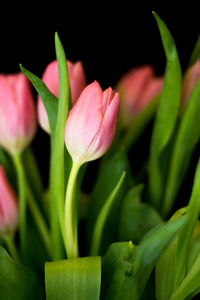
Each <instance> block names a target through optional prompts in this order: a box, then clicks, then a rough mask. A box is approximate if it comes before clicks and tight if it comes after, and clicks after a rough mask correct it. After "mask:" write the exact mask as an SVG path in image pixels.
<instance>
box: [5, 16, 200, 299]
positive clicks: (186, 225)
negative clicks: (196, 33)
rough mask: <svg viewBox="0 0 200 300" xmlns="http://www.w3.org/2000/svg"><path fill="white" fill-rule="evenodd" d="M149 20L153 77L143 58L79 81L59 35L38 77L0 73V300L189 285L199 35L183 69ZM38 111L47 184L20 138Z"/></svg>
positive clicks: (199, 102) (197, 229)
mask: <svg viewBox="0 0 200 300" xmlns="http://www.w3.org/2000/svg"><path fill="white" fill-rule="evenodd" d="M154 17H155V19H156V22H157V24H158V28H159V31H160V35H161V39H162V43H163V47H164V52H165V55H166V69H165V74H164V76H163V77H162V76H161V77H157V76H156V75H155V74H154V70H153V68H152V67H151V66H149V65H145V66H141V67H138V68H135V69H133V70H130V72H129V73H127V74H125V75H124V76H123V77H122V78H121V79H120V80H119V81H118V83H117V85H116V86H115V87H114V89H112V88H111V87H109V88H107V89H106V90H104V91H103V90H102V89H101V87H100V85H99V83H98V82H97V81H94V82H93V83H90V84H89V85H87V84H86V76H85V72H84V68H83V65H82V63H81V62H77V63H72V62H70V61H67V60H66V56H65V52H64V49H63V46H62V44H61V41H60V39H59V37H58V34H55V49H56V60H55V61H53V62H51V63H50V64H49V65H48V66H47V68H46V70H45V71H44V74H43V77H42V79H40V78H38V77H37V76H36V75H34V74H32V73H31V72H29V71H28V70H27V69H25V68H24V67H23V66H22V65H20V69H21V72H20V73H18V74H14V75H0V299H1V300H27V299H29V300H32V299H38V300H39V299H41V300H42V299H47V300H56V299H59V300H65V299H66V300H67V299H68V300H72V299H73V300H99V299H105V300H121V299H124V300H125V299H126V300H129V299H133V300H138V299H144V300H145V299H146V300H153V299H157V300H184V299H187V300H189V299H194V297H195V296H196V295H198V293H200V221H199V215H200V161H199V162H198V161H197V159H196V155H194V151H195V150H196V152H197V150H198V147H197V146H198V143H199V141H200V120H199V118H200V59H199V58H200V38H199V39H198V41H197V44H196V46H195V48H194V51H193V53H192V56H191V59H190V62H189V64H188V68H187V69H186V70H185V71H184V72H183V76H182V71H181V66H180V62H179V58H178V54H177V50H176V46H175V42H174V40H173V38H172V36H171V34H170V32H169V31H168V29H167V27H166V25H165V23H164V22H163V21H162V20H161V19H160V17H159V16H158V15H157V14H156V13H154ZM29 81H30V82H31V83H32V85H33V86H34V88H35V89H36V91H37V93H38V99H37V109H36V106H35V103H34V97H33V94H32V90H31V85H30V83H29ZM36 115H37V116H36ZM37 119H38V123H39V124H40V126H41V128H42V129H43V130H44V131H46V133H47V134H48V135H49V140H50V159H49V178H48V185H47V186H45V185H44V178H41V169H42V168H43V166H42V165H40V164H41V162H42V159H40V163H39V164H38V162H37V160H36V158H35V155H34V153H33V151H32V149H31V146H30V143H31V142H32V140H33V138H34V137H35V134H36V131H37ZM152 120H153V122H152ZM151 124H152V126H151ZM151 127H152V134H151V131H148V130H147V129H148V128H151ZM149 137H150V139H149ZM47 140H48V139H47ZM141 141H142V142H141ZM45 144H46V143H42V145H39V147H45V146H46V147H48V145H45ZM136 148H137V149H138V150H137V154H135V153H134V151H135V149H136ZM46 152H47V150H45V153H46ZM196 152H195V153H196ZM142 153H145V155H142ZM133 154H134V159H132V157H133ZM143 156H144V157H143ZM100 158H101V159H100ZM97 159H98V160H97ZM96 160H97V161H96ZM91 161H96V162H91ZM135 165H137V168H136V169H135ZM138 166H139V167H138ZM191 166H192V167H191ZM193 166H196V171H195V169H194V168H193ZM185 176H189V177H190V178H191V177H192V181H193V185H192V184H191V185H190V184H189V185H188V181H186V182H185V181H184V178H185ZM193 178H194V179H193ZM190 181H191V180H190ZM190 181H189V182H190ZM88 183H89V184H88ZM183 183H184V184H183ZM85 186H87V187H88V186H89V188H85ZM188 191H189V193H188ZM184 194H186V195H187V200H186V201H187V202H186V203H185V202H184V203H183V201H182V202H181V201H179V202H178V201H177V199H179V200H181V197H182V196H181V195H184ZM197 297H198V296H197Z"/></svg>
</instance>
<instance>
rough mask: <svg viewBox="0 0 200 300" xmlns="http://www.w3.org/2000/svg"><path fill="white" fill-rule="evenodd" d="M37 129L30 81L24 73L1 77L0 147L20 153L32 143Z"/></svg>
mask: <svg viewBox="0 0 200 300" xmlns="http://www.w3.org/2000/svg"><path fill="white" fill-rule="evenodd" d="M36 127H37V121H36V110H35V105H34V100H33V95H32V92H31V87H30V85H29V82H28V79H27V78H26V76H25V75H24V74H22V73H19V74H15V75H2V74H1V75H0V145H1V146H2V147H3V148H5V149H6V150H7V151H9V152H10V153H13V154H14V153H19V152H21V151H23V149H24V148H25V147H26V146H27V145H28V144H29V143H30V142H31V140H32V139H33V137H34V135H35V132H36Z"/></svg>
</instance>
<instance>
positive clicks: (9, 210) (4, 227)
mask: <svg viewBox="0 0 200 300" xmlns="http://www.w3.org/2000/svg"><path fill="white" fill-rule="evenodd" d="M18 219H19V213H18V205H17V197H16V194H15V192H14V190H13V188H12V187H11V185H10V183H9V182H8V179H7V177H6V173H5V171H4V169H3V167H2V166H1V165H0V236H1V237H2V238H8V237H9V236H10V235H12V234H13V233H14V232H15V230H16V228H17V225H18Z"/></svg>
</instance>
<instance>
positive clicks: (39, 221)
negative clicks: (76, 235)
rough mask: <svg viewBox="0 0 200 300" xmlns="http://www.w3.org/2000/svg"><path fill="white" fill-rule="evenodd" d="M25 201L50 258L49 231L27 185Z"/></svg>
mask: <svg viewBox="0 0 200 300" xmlns="http://www.w3.org/2000/svg"><path fill="white" fill-rule="evenodd" d="M27 201H28V205H29V208H30V211H31V213H32V215H33V218H34V220H35V224H36V226H37V228H38V231H39V233H40V235H41V237H42V240H43V242H44V245H45V248H46V250H47V252H48V255H49V257H52V251H51V241H50V236H49V230H48V228H47V225H46V223H45V221H44V218H43V216H42V214H41V212H40V210H39V208H38V206H37V203H36V201H35V199H34V196H33V194H32V191H31V189H30V187H29V185H28V184H27Z"/></svg>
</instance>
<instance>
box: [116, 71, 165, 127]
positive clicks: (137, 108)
mask: <svg viewBox="0 0 200 300" xmlns="http://www.w3.org/2000/svg"><path fill="white" fill-rule="evenodd" d="M162 85H163V79H162V78H161V77H158V78H157V77H155V75H154V71H153V69H152V67H151V66H143V67H139V68H136V69H133V70H131V71H130V72H129V73H128V74H126V75H124V76H123V77H122V79H121V80H120V82H119V83H118V89H119V90H120V92H121V117H122V118H121V119H122V126H124V127H126V126H128V125H129V124H130V122H131V121H132V120H133V119H134V118H135V117H136V116H138V115H139V114H140V113H141V112H142V111H143V110H144V109H145V108H146V107H147V106H148V104H149V103H150V102H151V101H152V100H153V99H155V98H156V97H157V96H158V95H159V94H160V92H161V89H162Z"/></svg>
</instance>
